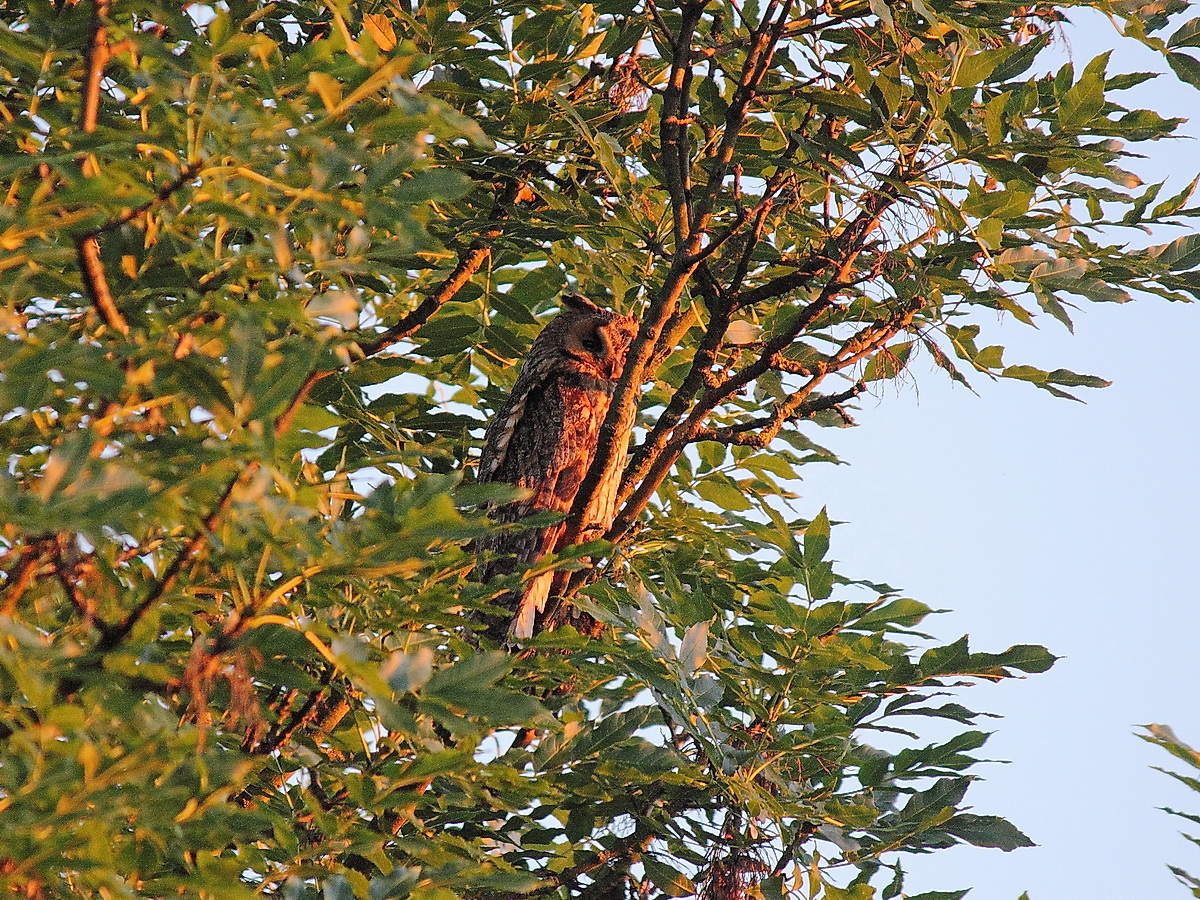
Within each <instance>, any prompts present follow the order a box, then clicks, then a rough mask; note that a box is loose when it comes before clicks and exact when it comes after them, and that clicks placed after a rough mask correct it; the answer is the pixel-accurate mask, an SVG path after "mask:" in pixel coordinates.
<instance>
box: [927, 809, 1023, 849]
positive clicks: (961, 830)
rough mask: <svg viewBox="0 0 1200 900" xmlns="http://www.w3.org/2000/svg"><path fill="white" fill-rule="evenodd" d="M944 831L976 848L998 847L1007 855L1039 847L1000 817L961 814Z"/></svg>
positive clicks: (948, 823)
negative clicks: (1018, 850)
mask: <svg viewBox="0 0 1200 900" xmlns="http://www.w3.org/2000/svg"><path fill="white" fill-rule="evenodd" d="M942 829H943V830H944V831H946V832H947V833H949V834H952V835H954V836H955V837H957V838H961V839H962V840H964V841H966V842H967V843H968V844H973V845H974V846H976V847H996V848H998V849H1000V850H1003V851H1005V852H1006V853H1007V852H1008V851H1010V850H1016V849H1017V848H1018V847H1035V846H1037V845H1036V844H1034V842H1033V841H1031V840H1030V839H1029V838H1028V837H1026V836H1025V835H1024V834H1023V833H1022V832H1021V831H1019V830H1018V829H1017V828H1016V826H1014V825H1013V824H1012V823H1011V822H1009V821H1008V820H1006V819H1002V818H1000V817H999V816H977V815H973V814H971V813H959V814H958V815H956V816H955V817H954V818H952V819H951V820H950V821H949V822H947V823H946V824H944V825H943V826H942Z"/></svg>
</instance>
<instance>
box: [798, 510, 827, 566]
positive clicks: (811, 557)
mask: <svg viewBox="0 0 1200 900" xmlns="http://www.w3.org/2000/svg"><path fill="white" fill-rule="evenodd" d="M828 552H829V515H828V513H827V512H826V511H825V508H824V507H821V511H820V512H819V513H817V514H816V515H815V516H814V517H813V519H812V521H811V522H809V523H808V527H806V528H805V529H804V565H805V566H810V567H811V566H816V565H817V563H819V562H821V561H822V560H823V559H825V554H827V553H828Z"/></svg>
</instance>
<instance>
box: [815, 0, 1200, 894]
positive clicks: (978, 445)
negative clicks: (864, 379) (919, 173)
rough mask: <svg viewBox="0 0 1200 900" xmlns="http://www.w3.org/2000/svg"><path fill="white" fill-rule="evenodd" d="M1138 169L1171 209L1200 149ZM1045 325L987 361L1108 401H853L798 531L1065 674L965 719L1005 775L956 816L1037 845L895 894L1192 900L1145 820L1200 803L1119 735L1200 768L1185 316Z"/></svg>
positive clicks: (1196, 392)
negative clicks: (823, 515) (1002, 827)
mask: <svg viewBox="0 0 1200 900" xmlns="http://www.w3.org/2000/svg"><path fill="white" fill-rule="evenodd" d="M1197 13H1198V14H1200V7H1198V8H1197ZM1066 36H1067V41H1066V43H1062V42H1060V44H1059V46H1058V48H1057V50H1056V52H1057V53H1058V55H1059V58H1060V59H1061V58H1064V57H1065V55H1066V54H1068V53H1069V54H1070V56H1071V57H1072V58H1073V60H1074V62H1075V65H1076V68H1077V70H1078V69H1080V68H1082V66H1083V65H1084V64H1086V63H1087V62H1088V60H1090V59H1091V58H1092V57H1093V56H1094V55H1096V54H1097V53H1099V52H1102V51H1103V50H1106V49H1109V48H1110V47H1114V46H1119V45H1123V44H1128V43H1129V42H1126V41H1123V40H1120V39H1119V38H1118V37H1117V35H1116V34H1115V32H1114V31H1113V29H1112V27H1111V26H1110V25H1109V24H1108V23H1107V22H1106V21H1105V20H1103V19H1100V18H1099V17H1095V18H1088V19H1086V20H1083V19H1081V20H1080V24H1076V25H1074V26H1071V27H1069V28H1068V29H1067V31H1066ZM1137 49H1138V48H1136V47H1131V48H1129V49H1128V50H1126V49H1118V52H1116V53H1114V56H1113V61H1112V63H1110V66H1109V72H1110V73H1113V72H1116V71H1133V70H1141V69H1151V68H1154V69H1158V68H1161V63H1159V62H1158V61H1157V60H1156V59H1155V57H1154V56H1153V55H1152V54H1148V53H1139V52H1136V51H1137ZM1159 81H1160V83H1159V84H1157V85H1155V84H1154V83H1151V84H1150V85H1149V86H1148V87H1146V88H1144V89H1142V90H1141V92H1140V97H1138V101H1139V102H1138V105H1141V106H1150V107H1153V108H1155V109H1157V110H1158V111H1159V112H1162V113H1169V114H1172V115H1177V116H1184V117H1187V116H1192V118H1193V119H1194V120H1196V121H1193V122H1192V123H1190V124H1189V125H1188V126H1186V128H1187V130H1189V131H1190V132H1191V133H1193V134H1196V133H1200V127H1198V126H1200V115H1198V114H1200V92H1197V91H1194V90H1192V89H1191V88H1188V87H1186V86H1182V85H1179V84H1178V83H1177V82H1174V80H1173V79H1172V80H1168V79H1167V78H1163V79H1160V80H1159ZM1129 93H1132V92H1129ZM1127 98H1128V95H1127ZM1127 105H1128V104H1127ZM1143 152H1145V153H1146V154H1147V155H1148V156H1149V158H1148V159H1146V160H1143V161H1141V163H1140V164H1139V165H1138V166H1136V167H1134V168H1135V171H1137V172H1138V173H1139V174H1140V175H1142V176H1143V178H1144V179H1145V180H1146V181H1157V180H1161V179H1162V178H1169V183H1168V188H1170V187H1172V186H1177V189H1178V188H1181V187H1182V186H1183V185H1184V184H1186V182H1187V181H1188V180H1189V179H1190V178H1191V177H1192V175H1194V174H1195V173H1196V172H1197V171H1200V142H1198V141H1196V140H1187V141H1176V142H1172V144H1171V145H1170V146H1168V147H1163V146H1155V145H1149V146H1148V147H1147V148H1145V149H1144V150H1143ZM1169 193H1171V191H1164V194H1163V196H1167V195H1168V194H1169ZM1181 233H1182V232H1181V231H1179V230H1178V229H1176V230H1174V231H1172V232H1170V233H1164V234H1162V235H1160V236H1157V237H1156V238H1155V239H1147V242H1148V243H1154V242H1161V241H1166V240H1170V239H1172V238H1174V237H1177V236H1178V235H1179V234H1181ZM1038 322H1039V325H1040V326H1041V328H1040V330H1039V331H1036V332H1035V331H1032V330H1031V329H1029V328H1025V327H1021V326H1018V325H1004V326H997V329H996V330H995V331H993V335H997V336H996V337H993V338H992V339H987V335H986V331H985V334H984V336H983V339H982V340H981V341H980V346H982V345H983V344H985V343H999V344H1002V345H1004V346H1006V347H1008V348H1009V351H1008V353H1006V354H1005V361H1006V362H1009V363H1017V362H1029V363H1032V364H1034V365H1037V366H1039V367H1041V368H1046V369H1052V368H1057V367H1059V366H1062V367H1065V368H1068V369H1072V370H1074V371H1077V372H1085V373H1089V374H1097V375H1102V376H1104V377H1106V378H1110V379H1112V380H1113V382H1114V383H1113V385H1112V386H1111V387H1109V388H1107V389H1105V390H1100V391H1082V392H1081V394H1082V396H1083V397H1084V398H1085V399H1086V400H1087V404H1086V405H1082V404H1077V403H1071V402H1070V401H1064V400H1056V399H1054V398H1053V397H1051V396H1050V395H1049V394H1046V393H1044V392H1042V391H1039V390H1037V389H1035V388H1033V387H1032V386H1030V385H1025V384H1021V383H999V384H996V383H991V382H987V381H985V380H984V379H981V378H975V379H974V383H975V387H976V390H977V391H978V392H979V396H975V395H974V394H972V393H970V392H969V391H967V390H965V389H964V388H962V387H955V386H952V385H950V384H949V382H948V381H947V379H945V378H944V377H942V376H941V375H940V373H938V372H936V371H933V370H932V369H931V368H930V367H929V366H924V365H920V364H918V366H917V367H916V368H915V379H914V382H915V383H914V384H909V385H907V386H904V387H901V388H899V390H898V391H897V389H896V388H895V387H891V388H888V389H886V390H884V391H883V392H881V393H879V395H878V396H877V397H874V398H864V399H863V402H862V403H861V412H860V413H859V414H858V416H857V417H856V418H857V419H858V421H859V424H860V427H859V428H855V429H846V430H842V431H837V432H830V431H824V432H822V433H820V434H818V435H815V437H817V438H818V439H819V440H820V441H821V442H822V443H824V444H825V445H826V446H828V447H829V448H830V449H832V450H833V451H834V452H836V453H838V454H839V455H840V456H841V457H842V458H843V459H844V460H845V461H847V462H849V463H851V465H848V466H840V467H832V466H810V467H809V469H810V472H808V473H806V480H805V483H804V485H803V488H802V490H803V493H804V495H805V500H804V501H803V508H804V509H805V511H807V512H815V510H816V509H818V508H820V506H822V505H826V504H827V505H828V507H829V512H830V516H831V517H832V518H834V519H841V520H846V521H847V524H844V525H841V526H839V527H838V528H836V529H835V531H834V535H833V546H832V551H831V555H833V556H835V557H837V558H838V559H839V560H841V562H842V566H841V568H842V570H843V571H844V572H845V573H846V574H849V575H852V576H855V577H864V578H870V579H878V580H884V581H887V582H889V583H891V584H893V585H895V586H897V587H900V588H903V589H904V591H905V593H906V594H907V595H908V596H912V597H915V598H917V599H919V600H921V601H923V602H925V603H927V604H929V605H930V606H933V607H935V608H948V609H950V610H952V612H950V613H947V614H944V615H940V616H936V617H933V618H932V619H930V620H928V621H927V622H926V625H927V626H928V630H930V631H932V632H933V633H935V634H936V635H937V636H938V637H939V638H942V639H944V640H945V641H949V640H953V639H955V638H957V637H959V636H961V635H962V634H970V635H971V644H972V647H973V648H974V649H977V650H989V651H996V650H1001V649H1004V648H1006V647H1008V646H1009V645H1011V644H1014V643H1040V644H1045V645H1046V646H1047V647H1049V649H1050V650H1051V651H1052V652H1054V653H1055V654H1057V655H1059V656H1062V657H1064V658H1063V659H1062V660H1060V661H1059V662H1058V664H1057V665H1056V666H1055V667H1054V668H1053V669H1052V670H1051V671H1050V672H1048V673H1046V674H1043V675H1038V676H1031V677H1029V678H1027V679H1025V680H1022V681H1014V682H1010V683H1007V684H1002V685H998V686H997V685H986V684H985V685H979V686H977V687H975V688H972V689H971V690H969V691H967V692H966V693H965V695H964V697H963V699H964V702H966V703H967V705H968V706H971V707H972V708H974V709H978V710H986V711H991V712H996V713H1002V714H1003V716H1004V718H1002V719H992V720H988V719H984V720H982V723H981V724H982V727H983V728H985V729H986V730H990V731H993V732H994V736H993V738H992V739H991V741H990V742H989V744H988V745H987V747H985V750H986V751H987V755H988V756H989V757H990V758H997V759H1007V760H1011V763H1010V764H1008V765H992V766H988V767H986V768H985V770H984V774H985V776H986V780H985V781H984V782H983V783H981V784H978V785H976V786H975V787H974V788H973V789H972V791H971V792H970V793H969V794H968V799H969V800H970V801H972V802H973V803H974V806H975V811H976V812H979V813H988V814H993V813H994V814H1000V815H1004V816H1006V817H1008V818H1010V819H1011V820H1012V821H1013V822H1014V823H1015V824H1017V825H1018V826H1019V827H1020V828H1022V829H1023V830H1024V831H1025V832H1026V833H1027V834H1028V835H1029V836H1030V837H1031V838H1032V839H1033V840H1035V841H1036V842H1037V843H1038V844H1039V845H1040V846H1038V847H1036V848H1032V849H1026V850H1018V851H1015V852H1012V853H1007V854H1006V853H1002V852H1000V851H998V850H980V849H976V848H969V847H963V848H955V849H952V850H949V851H939V852H937V853H934V854H931V855H929V856H926V857H921V858H915V859H912V860H911V861H906V862H905V868H906V870H909V871H911V872H912V873H913V874H912V875H911V876H910V878H909V880H908V883H907V884H906V888H907V890H908V891H909V892H911V893H917V892H919V891H921V890H935V889H938V890H949V889H957V888H966V887H971V888H973V890H972V891H971V893H970V895H969V897H970V900H1016V898H1017V897H1019V896H1020V894H1021V892H1022V891H1026V890H1027V891H1029V894H1030V898H1031V900H1068V898H1071V900H1073V898H1081V897H1087V898H1110V897H1111V898H1125V897H1131V896H1132V897H1139V898H1152V900H1158V898H1168V900H1169V898H1179V900H1183V898H1185V897H1187V896H1188V891H1187V890H1186V889H1185V888H1184V887H1183V886H1182V885H1179V884H1178V883H1177V882H1176V881H1175V879H1174V877H1173V876H1172V875H1171V873H1170V872H1169V871H1168V870H1167V868H1166V863H1168V862H1170V863H1172V864H1175V865H1179V866H1182V867H1183V868H1185V869H1189V870H1190V871H1192V873H1193V874H1196V875H1197V876H1200V850H1197V848H1196V847H1194V846H1193V845H1191V844H1189V843H1188V842H1187V841H1185V840H1183V839H1182V838H1181V837H1179V836H1178V832H1179V828H1180V826H1182V825H1184V824H1185V823H1183V822H1182V820H1179V819H1175V818H1173V817H1171V816H1168V815H1167V814H1165V813H1163V812H1161V811H1159V810H1158V809H1157V807H1159V806H1172V807H1175V808H1177V809H1185V810H1189V811H1192V812H1195V813H1198V814H1200V794H1194V793H1191V792H1189V791H1188V790H1187V789H1186V788H1184V787H1182V786H1180V785H1177V784H1176V783H1175V782H1174V781H1173V780H1171V779H1169V778H1167V777H1166V776H1165V775H1162V774H1160V773H1158V772H1154V771H1152V770H1151V768H1150V767H1151V766H1152V765H1164V766H1169V765H1170V758H1169V757H1168V756H1167V754H1165V753H1163V752H1162V751H1161V750H1158V749H1157V748H1154V747H1152V746H1150V745H1149V744H1146V743H1144V742H1143V741H1140V740H1138V739H1137V738H1136V737H1134V731H1135V730H1136V726H1137V725H1139V724H1144V723H1149V722H1164V723H1168V724H1171V725H1172V726H1173V727H1174V728H1175V730H1176V732H1177V733H1178V734H1179V736H1180V737H1182V738H1183V739H1184V740H1190V741H1191V742H1192V743H1194V744H1197V745H1200V708H1198V705H1197V700H1196V692H1197V688H1198V687H1200V652H1198V651H1200V573H1198V571H1197V569H1198V568H1200V566H1198V562H1200V520H1198V517H1197V510H1200V472H1198V470H1197V465H1196V461H1197V460H1196V457H1197V452H1196V451H1197V445H1198V443H1200V307H1198V306H1191V305H1189V306H1184V305H1172V304H1168V303H1167V302H1166V301H1162V300H1159V299H1157V298H1146V299H1139V300H1138V301H1137V302H1136V303H1132V304H1126V305H1124V306H1105V307H1097V306H1095V305H1093V306H1091V307H1090V308H1089V309H1087V310H1086V312H1084V313H1081V314H1080V315H1078V316H1077V317H1076V333H1075V335H1073V336H1072V335H1071V334H1069V333H1068V332H1067V331H1066V330H1065V329H1063V328H1062V327H1061V326H1059V325H1058V324H1057V323H1056V322H1054V321H1052V320H1050V319H1049V317H1045V316H1044V317H1042V318H1041V319H1039V320H1038ZM810 507H811V508H810ZM1194 831H1196V832H1200V826H1197V828H1196V829H1194Z"/></svg>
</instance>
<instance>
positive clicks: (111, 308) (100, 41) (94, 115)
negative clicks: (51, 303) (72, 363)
mask: <svg viewBox="0 0 1200 900" xmlns="http://www.w3.org/2000/svg"><path fill="white" fill-rule="evenodd" d="M107 17H108V0H95V2H94V3H93V6H92V36H91V40H90V41H89V42H88V47H87V51H86V52H85V54H84V82H83V103H82V105H81V107H80V112H79V128H80V130H81V131H82V132H83V133H84V134H94V133H95V131H96V124H97V122H98V120H99V117H100V82H101V80H103V78H104V67H105V65H106V64H107V63H108V59H109V56H110V52H111V51H110V48H109V46H108V27H107V26H106V25H105V23H104V20H105V19H106V18H107ZM83 168H84V174H85V175H89V176H92V177H94V176H95V175H97V174H99V173H98V172H96V171H94V168H93V165H92V163H91V161H90V160H87V159H85V161H84V164H83ZM75 252H76V258H77V260H78V262H79V270H80V272H81V273H82V276H83V287H84V290H85V291H86V292H87V295H88V298H89V299H90V300H91V303H92V306H94V307H95V308H96V312H98V313H99V314H100V318H101V319H102V320H103V321H104V323H105V324H106V325H108V327H109V328H111V329H113V330H114V331H116V332H118V333H120V334H122V335H127V334H129V323H128V322H126V321H125V317H124V316H122V315H121V311H120V310H119V309H117V304H116V301H115V300H113V295H112V289H111V288H110V287H109V284H108V275H107V274H106V273H105V271H104V262H103V261H102V260H101V259H100V241H99V240H98V239H97V237H96V235H95V234H91V235H84V236H81V237H78V238H76V240H75Z"/></svg>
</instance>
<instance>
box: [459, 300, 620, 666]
mask: <svg viewBox="0 0 1200 900" xmlns="http://www.w3.org/2000/svg"><path fill="white" fill-rule="evenodd" d="M636 333H637V322H636V321H635V320H634V319H633V318H632V317H630V316H623V315H620V314H618V313H613V312H609V311H607V310H603V309H600V308H599V307H597V306H596V305H595V304H593V303H592V302H591V301H589V300H586V299H584V298H583V297H579V296H575V295H569V296H567V297H565V298H564V305H563V311H562V312H561V313H560V314H559V315H558V316H556V317H555V318H554V319H553V320H552V321H551V322H550V323H549V324H548V325H547V326H546V327H545V328H543V329H542V332H541V334H539V335H538V337H537V339H536V340H535V341H534V342H533V347H532V348H530V351H529V356H528V358H527V359H526V360H525V364H524V365H523V366H522V367H521V372H520V374H519V375H518V376H517V382H516V384H515V385H514V386H513V390H512V393H511V394H510V395H509V398H508V400H507V401H506V402H505V403H504V405H503V406H502V407H501V408H500V410H499V411H498V412H497V413H496V416H495V418H494V419H493V420H492V422H491V424H490V425H488V429H487V433H486V435H485V437H484V448H483V454H482V455H481V456H480V458H479V481H480V482H502V483H505V484H513V485H517V486H518V487H523V488H526V489H528V490H529V491H531V492H532V494H531V496H530V497H528V498H527V499H525V500H520V501H517V502H516V503H509V504H506V505H504V506H499V507H497V508H496V509H494V510H493V511H492V513H491V518H492V519H493V520H494V521H496V522H502V523H503V522H519V521H520V520H522V519H524V518H527V517H528V516H530V515H531V514H533V513H536V512H541V511H552V512H560V513H564V514H565V513H567V512H569V511H570V509H571V504H572V503H573V502H574V500H575V495H576V494H577V493H578V492H579V485H580V482H581V481H582V480H583V477H584V475H585V474H586V473H587V470H588V468H589V467H590V466H591V464H592V459H593V458H594V456H595V451H596V442H597V436H598V434H599V431H600V426H601V424H602V423H603V422H604V417H605V416H606V415H607V414H608V408H609V405H610V402H611V400H612V391H613V387H614V386H615V385H616V382H617V380H618V379H619V378H620V376H621V371H622V369H623V368H624V365H625V357H626V354H627V352H628V350H629V344H630V342H631V341H632V340H633V336H634V334H636ZM628 439H629V436H628V429H626V433H625V434H624V435H623V436H622V439H621V443H620V447H621V449H622V450H623V449H624V447H625V445H626V443H627V442H628ZM623 458H624V453H623V452H621V453H618V454H617V459H616V461H615V463H614V465H612V466H610V467H609V468H610V470H611V471H606V472H605V473H604V477H603V479H602V481H601V484H600V489H599V491H598V492H597V495H596V498H595V499H594V500H593V502H592V504H591V507H590V508H589V510H588V515H587V517H586V519H585V522H586V523H587V525H588V526H589V530H591V531H594V530H595V529H597V528H598V529H600V530H603V529H606V528H607V527H608V525H609V524H611V522H612V518H613V514H614V509H613V506H614V503H615V498H616V489H617V484H618V482H619V481H620V467H621V462H622V461H623ZM563 528H564V526H563V523H561V522H559V523H557V524H554V525H550V526H548V527H545V528H534V529H527V530H524V531H514V532H510V533H507V534H500V535H496V536H494V537H490V538H486V539H484V540H482V541H480V542H479V546H478V549H479V550H480V551H482V552H484V553H486V554H488V559H487V560H485V561H484V562H483V563H482V564H481V565H480V569H479V571H480V575H481V577H482V578H484V579H485V580H486V579H488V578H491V577H492V576H494V575H497V574H508V573H511V572H514V571H517V570H518V569H520V568H524V567H525V566H528V565H530V564H532V563H534V562H536V561H537V560H539V559H541V558H542V557H543V556H545V555H546V554H547V553H554V552H557V551H558V550H559V549H560V548H559V546H558V542H559V539H560V538H561V537H562V535H563ZM554 575H555V573H552V572H547V573H544V574H542V575H539V576H537V577H536V578H533V579H531V580H529V581H527V582H525V584H524V585H523V586H522V589H521V591H520V592H519V593H517V594H515V595H513V596H511V600H510V602H509V606H510V608H511V609H512V612H513V616H512V619H511V621H510V622H503V623H494V624H493V625H492V626H491V627H489V629H488V632H489V634H490V636H491V637H492V638H493V639H494V640H496V642H497V643H506V642H509V641H511V640H521V639H524V638H528V637H530V636H531V635H533V634H534V633H536V632H537V631H539V630H541V627H542V623H541V622H540V621H539V619H538V616H539V614H540V613H542V611H543V610H544V609H545V608H546V601H547V599H549V597H550V596H551V593H552V590H553V589H554V588H555V587H556V584H555V578H554Z"/></svg>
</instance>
